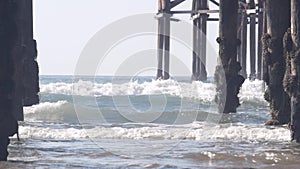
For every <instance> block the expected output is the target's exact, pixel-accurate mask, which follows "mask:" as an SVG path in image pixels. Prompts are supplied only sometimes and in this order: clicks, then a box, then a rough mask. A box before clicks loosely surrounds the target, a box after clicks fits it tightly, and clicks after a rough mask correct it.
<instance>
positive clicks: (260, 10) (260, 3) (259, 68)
mask: <svg viewBox="0 0 300 169" xmlns="http://www.w3.org/2000/svg"><path fill="white" fill-rule="evenodd" d="M257 6H258V11H257V12H258V29H257V30H258V32H257V39H258V40H257V78H258V79H259V80H262V71H263V70H262V69H263V67H262V62H263V59H262V44H261V38H262V35H263V33H264V11H265V10H264V2H263V0H259V1H258V4H257Z"/></svg>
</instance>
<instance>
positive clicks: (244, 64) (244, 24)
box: [239, 7, 248, 78]
mask: <svg viewBox="0 0 300 169" xmlns="http://www.w3.org/2000/svg"><path fill="white" fill-rule="evenodd" d="M241 17H242V23H241V45H240V53H241V56H240V58H241V60H239V62H240V63H241V66H242V70H241V74H242V76H243V77H244V78H247V41H248V38H247V34H248V16H247V12H246V8H245V7H244V8H243V13H242V14H241Z"/></svg>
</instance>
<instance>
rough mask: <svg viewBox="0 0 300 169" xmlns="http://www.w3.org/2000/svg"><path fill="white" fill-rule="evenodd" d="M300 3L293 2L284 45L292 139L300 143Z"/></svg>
mask: <svg viewBox="0 0 300 169" xmlns="http://www.w3.org/2000/svg"><path fill="white" fill-rule="evenodd" d="M299 26H300V1H299V0H291V29H288V31H287V32H286V34H285V36H284V39H283V44H284V53H285V58H286V72H285V78H284V82H283V84H284V90H285V91H286V92H287V93H288V94H289V96H290V97H291V123H290V129H291V139H292V140H295V141H296V142H300V105H299V102H300V95H299V94H300V93H299V92H300V90H299V89H300V81H299V79H300V78H299V77H300V76H299V75H300V39H299V37H300V27H299Z"/></svg>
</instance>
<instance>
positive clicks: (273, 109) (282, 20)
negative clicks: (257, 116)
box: [263, 0, 291, 125]
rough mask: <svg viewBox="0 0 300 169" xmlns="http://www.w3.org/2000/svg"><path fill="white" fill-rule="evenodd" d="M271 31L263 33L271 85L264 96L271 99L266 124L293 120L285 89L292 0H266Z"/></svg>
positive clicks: (268, 76)
mask: <svg viewBox="0 0 300 169" xmlns="http://www.w3.org/2000/svg"><path fill="white" fill-rule="evenodd" d="M266 5H267V20H268V22H267V24H268V25H267V26H268V33H267V34H265V35H264V36H263V57H264V62H265V66H266V70H267V71H266V72H265V73H266V74H265V75H264V80H265V82H266V83H267V85H268V89H267V91H266V94H265V99H266V100H267V101H269V102H270V113H271V119H270V120H269V121H268V122H267V123H266V125H278V124H286V123H288V122H289V121H290V113H289V112H290V105H289V99H288V96H287V94H286V93H285V92H284V91H283V85H282V81H283V77H284V73H285V59H284V56H283V55H284V54H283V43H282V39H283V35H284V33H285V32H286V30H287V29H288V28H289V26H290V5H291V4H290V1H282V0H266Z"/></svg>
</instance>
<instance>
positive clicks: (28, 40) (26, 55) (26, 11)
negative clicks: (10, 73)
mask: <svg viewBox="0 0 300 169" xmlns="http://www.w3.org/2000/svg"><path fill="white" fill-rule="evenodd" d="M22 3H23V4H22V6H23V8H22V12H21V24H20V27H21V30H22V32H21V34H22V41H21V43H22V57H23V59H24V64H23V78H24V81H23V84H24V96H23V105H24V106H31V105H34V104H38V103H39V96H38V93H39V91H40V90H39V67H38V63H37V60H36V59H37V46H36V41H35V40H34V39H33V9H32V7H33V6H32V0H24V1H23V2H22Z"/></svg>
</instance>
